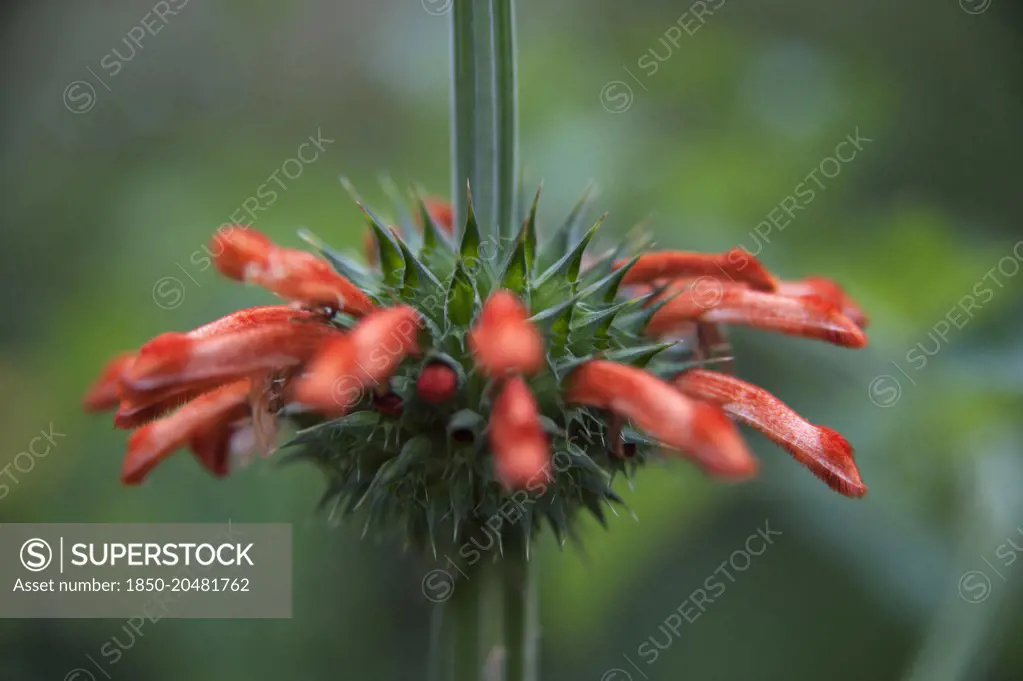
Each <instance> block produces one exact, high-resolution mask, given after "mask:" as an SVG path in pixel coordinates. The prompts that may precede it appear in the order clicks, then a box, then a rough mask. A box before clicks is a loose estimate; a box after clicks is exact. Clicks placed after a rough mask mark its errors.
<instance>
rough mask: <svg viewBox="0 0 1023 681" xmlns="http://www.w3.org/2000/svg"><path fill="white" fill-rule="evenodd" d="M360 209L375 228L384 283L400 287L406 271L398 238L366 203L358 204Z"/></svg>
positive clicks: (373, 228)
mask: <svg viewBox="0 0 1023 681" xmlns="http://www.w3.org/2000/svg"><path fill="white" fill-rule="evenodd" d="M358 205H359V210H361V211H362V214H363V215H364V216H365V218H366V223H367V224H368V225H369V226H370V228H371V229H372V230H373V236H375V237H376V242H377V253H378V254H379V256H380V271H381V272H382V273H383V278H384V285H385V286H387V287H389V288H392V289H394V288H398V287H399V286H400V285H401V281H402V274H403V273H404V271H405V259H404V258H403V257H402V255H401V248H400V247H399V246H398V240H397V239H396V238H395V237H394V235H393V234H392V233H391V230H389V229H387V228H386V227H384V225H383V224H382V223H381V222H380V220H379V219H378V218H377V216H375V215H374V214H373V213H372V212H371V211H370V210H369V209H368V208H366V206H365V204H362V203H360V204H358Z"/></svg>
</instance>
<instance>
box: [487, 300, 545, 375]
mask: <svg viewBox="0 0 1023 681" xmlns="http://www.w3.org/2000/svg"><path fill="white" fill-rule="evenodd" d="M528 317H529V315H528V314H527V311H526V308H525V306H524V305H523V304H522V303H521V302H520V301H519V299H518V298H517V297H515V294H514V293H512V292H510V291H505V290H501V291H497V292H496V293H494V294H492V295H491V296H490V297H489V298H487V302H486V303H484V305H483V310H482V311H481V312H480V318H479V321H478V322H477V323H476V325H475V326H474V327H473V328H472V330H471V331H470V332H469V348H470V349H471V350H472V353H473V355H474V357H475V359H476V365H477V366H478V367H479V370H480V373H482V374H483V375H485V376H492V377H499V376H503V375H505V374H508V373H522V374H533V373H536V372H537V371H539V370H540V368H541V367H543V365H544V350H543V338H542V337H541V335H540V332H539V330H537V328H536V327H535V326H533V325H532V324H531V323H530V322H529V319H528Z"/></svg>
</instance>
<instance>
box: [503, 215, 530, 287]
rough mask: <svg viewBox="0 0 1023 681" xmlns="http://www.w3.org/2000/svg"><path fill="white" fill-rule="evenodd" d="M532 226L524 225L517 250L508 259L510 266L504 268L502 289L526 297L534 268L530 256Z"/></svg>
mask: <svg viewBox="0 0 1023 681" xmlns="http://www.w3.org/2000/svg"><path fill="white" fill-rule="evenodd" d="M530 229H531V226H530V223H529V221H528V220H527V221H526V222H523V223H522V229H521V230H520V231H519V235H518V237H517V238H516V239H515V250H513V251H512V253H511V255H510V256H509V257H508V264H507V265H506V266H505V268H504V274H503V275H502V277H501V287H502V288H506V289H508V290H509V291H514V292H515V293H518V294H520V295H525V294H527V293H528V290H529V275H530V272H531V267H532V262H533V261H532V258H531V256H530V246H529V232H530Z"/></svg>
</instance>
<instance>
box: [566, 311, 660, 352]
mask: <svg viewBox="0 0 1023 681" xmlns="http://www.w3.org/2000/svg"><path fill="white" fill-rule="evenodd" d="M643 300H644V299H643V298H636V299H634V300H625V301H622V302H620V303H618V304H616V305H612V306H610V307H607V308H604V309H603V310H600V311H599V312H594V313H591V314H588V315H585V316H583V317H582V318H581V319H579V320H578V323H573V324H572V326H571V332H570V336H574V337H575V338H577V339H578V341H579V345H580V346H581V347H579V348H578V352H580V353H585V352H587V349H588V348H593V349H595V350H607V348H608V347H609V345H610V343H611V334H610V329H611V324H612V323H613V322H614V320H615V318H616V317H617V316H618V315H619V314H621V313H622V311H623V310H626V309H629V308H631V307H634V306H636V305H638V304H640V303H641V302H642V301H643ZM573 349H574V350H575V349H577V348H575V347H573Z"/></svg>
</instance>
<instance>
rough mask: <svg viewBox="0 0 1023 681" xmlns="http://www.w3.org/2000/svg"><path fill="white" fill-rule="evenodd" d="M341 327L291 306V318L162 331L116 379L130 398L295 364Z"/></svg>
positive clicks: (309, 354) (232, 378) (308, 355)
mask: <svg viewBox="0 0 1023 681" xmlns="http://www.w3.org/2000/svg"><path fill="white" fill-rule="evenodd" d="M339 333H340V332H339V331H338V330H337V329H335V328H334V327H332V326H329V325H326V324H324V323H322V317H321V316H320V315H317V314H316V313H313V312H308V311H304V310H291V320H290V321H282V322H275V323H265V324H256V325H252V326H247V327H246V328H242V329H239V330H229V331H224V332H219V333H210V334H204V335H199V336H195V335H192V334H184V333H165V334H162V335H160V336H157V337H156V338H154V339H153V340H151V341H149V342H148V343H146V344H145V345H144V346H142V349H141V350H139V354H138V357H137V358H136V359H135V362H134V363H133V364H132V365H131V367H129V369H128V370H127V371H126V372H125V373H124V375H123V376H122V379H121V385H122V397H125V398H128V399H131V398H133V397H139V396H144V394H145V393H147V392H150V391H154V390H158V389H161V388H168V387H172V386H178V387H183V386H188V385H190V384H206V383H208V382H209V381H211V380H214V379H218V380H220V381H221V382H226V381H230V380H235V379H237V378H241V377H246V376H251V375H253V374H257V373H264V372H267V371H271V370H274V369H281V368H285V367H291V366H296V365H298V364H300V363H302V362H304V361H306V360H308V359H309V358H310V357H311V356H312V355H313V353H314V352H316V350H317V349H318V348H319V347H320V345H321V344H322V343H323V342H324V341H326V340H328V339H329V338H331V337H333V336H337V335H338V334H339Z"/></svg>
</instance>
